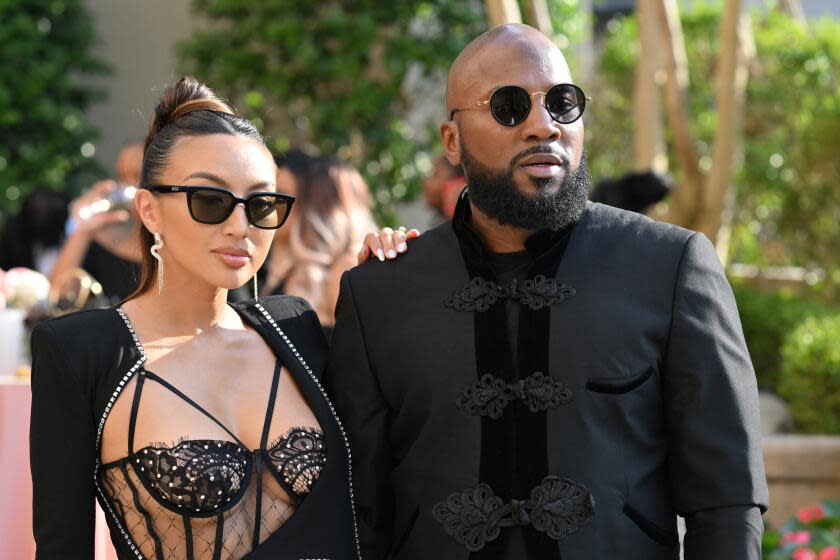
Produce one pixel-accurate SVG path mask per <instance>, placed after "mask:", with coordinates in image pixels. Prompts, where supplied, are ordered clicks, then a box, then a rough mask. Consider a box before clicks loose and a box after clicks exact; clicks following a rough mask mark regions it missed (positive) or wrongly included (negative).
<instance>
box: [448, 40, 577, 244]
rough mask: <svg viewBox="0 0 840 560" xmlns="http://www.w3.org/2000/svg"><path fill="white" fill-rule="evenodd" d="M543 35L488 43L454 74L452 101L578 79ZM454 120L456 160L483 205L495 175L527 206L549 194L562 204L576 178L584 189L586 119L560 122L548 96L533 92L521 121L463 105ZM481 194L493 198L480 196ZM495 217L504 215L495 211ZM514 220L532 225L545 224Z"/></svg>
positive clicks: (464, 102)
mask: <svg viewBox="0 0 840 560" xmlns="http://www.w3.org/2000/svg"><path fill="white" fill-rule="evenodd" d="M535 33H536V32H535ZM541 38H542V39H544V37H542V36H539V37H536V38H535V37H534V36H533V35H532V34H529V33H524V34H519V35H517V36H512V37H510V38H500V39H497V40H495V41H492V42H490V43H489V44H487V45H485V46H483V47H482V49H481V51H480V52H478V53H477V54H476V55H475V56H473V57H472V58H471V59H470V60H469V61H468V62H467V63H465V64H463V65H461V67H460V68H458V71H459V72H460V74H459V76H458V77H457V78H456V79H454V80H451V81H450V87H451V91H450V92H449V94H450V95H449V99H448V101H449V106H450V107H449V108H450V109H452V108H455V107H458V108H462V107H469V106H473V105H474V104H475V103H476V102H478V101H484V100H487V99H489V98H490V95H491V94H492V92H493V91H494V90H495V89H497V88H499V87H501V86H506V85H515V86H519V87H521V88H523V89H524V90H525V91H527V92H529V93H533V92H546V91H548V90H549V89H550V88H551V87H552V86H554V85H556V84H559V83H573V82H572V78H571V75H570V73H569V69H568V66H567V65H566V62H565V60H564V59H563V56H562V54H561V53H560V51H559V50H558V49H556V47H554V46H553V45H552V44H551V43H550V42H548V41H547V40H541ZM453 120H454V122H450V123H444V125H443V127H442V132H443V135H444V145H445V147H446V148H447V155H449V156H450V158H449V159H450V161H453V159H455V160H457V162H459V163H461V164H463V166H464V170H465V172H466V175H467V184H468V185H469V186H470V192H471V200H473V202H474V203H476V206H478V207H479V209H480V210H481V209H482V208H481V204H480V200H476V196H475V195H476V190H477V189H476V187H478V188H479V189H480V188H481V187H482V186H484V187H489V186H491V185H489V184H488V181H487V179H488V178H489V179H492V180H491V181H490V182H491V183H494V184H498V181H499V180H507V181H508V182H509V183H510V186H511V187H512V188H514V189H515V193H518V194H519V195H520V196H521V197H522V198H523V200H524V202H525V203H526V205H527V202H528V199H533V200H534V202H536V201H537V200H536V199H542V200H548V201H551V200H553V201H554V206H555V207H557V204H558V203H559V202H558V201H559V199H558V198H557V197H559V196H560V191H561V190H562V189H564V188H566V187H569V186H570V185H571V186H574V187H575V188H577V189H578V190H580V189H579V187H580V183H581V181H582V178H583V179H585V165H584V168H583V169H582V168H581V161H582V159H583V136H584V130H583V121H582V119H578V120H577V121H575V122H573V123H571V124H560V123H558V122H556V121H555V120H554V119H552V117H551V115H549V114H548V112H547V111H546V109H545V106H544V95H542V94H538V95H535V96H533V97H532V101H531V111H530V113H529V114H528V116H527V118H526V119H525V121H524V122H522V123H520V124H518V125H516V126H503V125H501V124H499V123H498V122H497V121H496V120H495V119H494V118H493V115H492V114H491V112H490V109H489V107H488V106H487V105H484V106H482V107H480V108H478V109H471V110H467V111H461V112H458V113H456V115H455V116H454V119H453ZM447 126H448V127H454V130H452V128H450V129H449V130H450V133H449V134H447V132H446V127H447ZM447 136H449V138H447ZM453 152H455V154H453ZM453 156H455V157H453ZM453 163H455V161H453ZM476 180H478V181H476ZM584 191H585V189H584ZM481 194H490V193H481ZM569 194H570V193H566V195H569ZM585 196H586V194H585V192H584V194H583V197H584V198H585ZM481 198H487V197H482V196H479V199H481ZM567 198H568V197H567ZM579 198H580V196H579V193H577V194H576V196H573V197H570V198H569V203H570V204H574V205H575V206H576V207H579V206H581V204H582V203H581V201H580V200H579ZM578 210H579V209H578ZM578 215H579V213H578ZM491 217H496V218H497V219H498V216H494V215H492V213H491ZM500 221H502V220H500ZM508 223H511V224H512V225H516V226H517V227H526V228H527V229H538V228H539V227H540V226H539V225H537V226H536V227H529V226H530V224H523V223H512V222H511V221H508ZM535 225H536V224H535Z"/></svg>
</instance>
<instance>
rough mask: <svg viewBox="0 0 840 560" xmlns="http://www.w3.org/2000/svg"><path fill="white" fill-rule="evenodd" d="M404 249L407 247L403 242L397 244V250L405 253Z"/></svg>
mask: <svg viewBox="0 0 840 560" xmlns="http://www.w3.org/2000/svg"><path fill="white" fill-rule="evenodd" d="M406 249H408V247H407V246H406V244H405V243H400V244H399V245H397V251H399V252H400V253H405V251H406Z"/></svg>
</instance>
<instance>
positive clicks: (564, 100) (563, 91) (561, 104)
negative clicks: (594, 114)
mask: <svg viewBox="0 0 840 560" xmlns="http://www.w3.org/2000/svg"><path fill="white" fill-rule="evenodd" d="M585 107H586V95H584V93H583V90H582V89H580V88H579V87H577V86H575V85H572V84H558V85H556V86H554V87H553V88H551V89H550V90H548V93H546V94H545V108H546V109H547V110H548V113H549V114H550V115H551V117H552V118H553V119H554V120H555V121H557V122H559V123H562V124H569V123H573V122H575V121H576V120H578V119H579V118H580V116H581V115H582V114H583V109H584V108H585Z"/></svg>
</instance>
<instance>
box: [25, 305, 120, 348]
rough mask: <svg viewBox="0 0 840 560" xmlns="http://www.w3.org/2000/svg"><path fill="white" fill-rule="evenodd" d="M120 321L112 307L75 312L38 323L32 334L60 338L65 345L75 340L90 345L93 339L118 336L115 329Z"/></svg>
mask: <svg viewBox="0 0 840 560" xmlns="http://www.w3.org/2000/svg"><path fill="white" fill-rule="evenodd" d="M119 321H120V317H119V314H118V312H117V310H116V309H114V308H112V307H107V308H104V309H89V310H85V311H74V312H73V313H67V314H66V315H60V316H58V317H53V318H51V319H45V320H43V321H40V322H38V323H37V324H36V325H35V326H34V327H33V329H32V333H33V335H35V334H36V333H37V334H40V335H44V336H50V337H55V338H58V339H60V340H61V341H62V342H63V343H64V344H69V343H70V342H71V341H73V340H75V339H83V340H85V341H86V343H87V344H89V343H90V341H91V339H92V338H93V339H102V338H103V337H106V338H107V337H108V335H109V334H111V335H113V334H116V332H115V328H114V327H115V326H118V325H119ZM91 335H95V336H93V337H92V336H91Z"/></svg>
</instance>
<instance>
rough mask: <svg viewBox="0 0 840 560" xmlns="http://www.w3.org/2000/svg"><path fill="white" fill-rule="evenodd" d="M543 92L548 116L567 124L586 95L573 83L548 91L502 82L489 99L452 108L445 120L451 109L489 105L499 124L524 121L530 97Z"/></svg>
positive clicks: (583, 104)
mask: <svg viewBox="0 0 840 560" xmlns="http://www.w3.org/2000/svg"><path fill="white" fill-rule="evenodd" d="M539 94H542V95H543V105H544V106H545V110H546V111H548V114H549V115H551V118H552V119H554V120H555V121H556V122H559V123H560V124H571V123H573V122H575V121H576V120H578V119H579V118H580V117H581V115H583V110H584V109H585V108H586V102H587V100H589V99H590V98H589V97H586V94H584V93H583V90H582V89H580V88H579V87H578V86H576V85H574V84H557V85H556V86H552V87H551V89H549V90H548V91H535V92H534V93H528V92H527V91H525V90H524V89H522V88H521V87H519V86H502V87H500V88H498V89H496V90H494V91H493V93H491V94H490V99H486V100H484V101H478V102H476V103H474V104H473V105H471V106H469V107H462V108H460V109H452V111H450V113H449V120H452V118H453V117H454V116H455V113H458V112H460V111H467V110H469V109H480V108H481V107H483V106H484V105H490V113H491V114H492V115H493V118H494V119H496V122H498V123H499V124H500V125H502V126H516V125H518V124H522V123H523V122H525V119H527V118H528V115H529V114H530V112H531V105H532V103H531V99H532V98H533V97H534V96H535V95H539Z"/></svg>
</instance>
